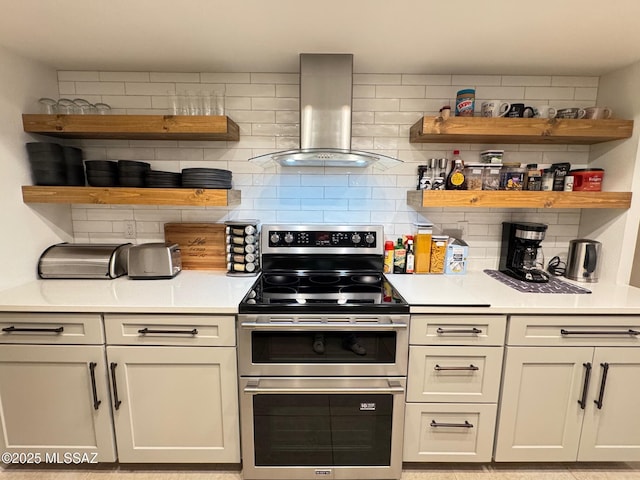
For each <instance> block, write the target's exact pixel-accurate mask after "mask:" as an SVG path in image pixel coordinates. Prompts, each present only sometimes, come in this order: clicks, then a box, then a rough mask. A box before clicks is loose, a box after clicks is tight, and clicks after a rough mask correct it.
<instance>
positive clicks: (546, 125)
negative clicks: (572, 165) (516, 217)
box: [409, 116, 633, 145]
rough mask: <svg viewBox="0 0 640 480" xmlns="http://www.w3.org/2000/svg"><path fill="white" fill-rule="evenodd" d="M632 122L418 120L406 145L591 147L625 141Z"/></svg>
mask: <svg viewBox="0 0 640 480" xmlns="http://www.w3.org/2000/svg"><path fill="white" fill-rule="evenodd" d="M632 131H633V120H616V119H609V120H557V119H555V118H503V117H500V118H486V117H450V118H448V119H446V120H444V119H443V118H442V117H436V116H434V117H422V118H421V119H420V120H419V121H418V122H416V123H415V124H414V125H413V126H412V127H411V129H410V136H409V142H410V143H497V144H512V143H529V144H536V143H538V144H539V143H544V144H574V145H592V144H595V143H601V142H609V141H612V140H621V139H624V138H629V137H630V136H631V133H632Z"/></svg>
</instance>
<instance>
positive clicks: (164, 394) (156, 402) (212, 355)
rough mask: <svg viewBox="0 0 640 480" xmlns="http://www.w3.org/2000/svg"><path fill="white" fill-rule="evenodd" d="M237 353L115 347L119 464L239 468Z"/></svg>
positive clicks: (111, 360)
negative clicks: (204, 464) (207, 464)
mask: <svg viewBox="0 0 640 480" xmlns="http://www.w3.org/2000/svg"><path fill="white" fill-rule="evenodd" d="M235 351H236V350H235V348H234V347H198V348H187V347H147V346H145V347H111V346H110V347H107V358H108V363H109V368H110V375H111V376H112V393H113V402H114V404H113V405H112V408H113V409H114V410H113V415H114V423H115V427H116V439H117V444H118V457H119V460H120V461H121V462H171V463H180V462H210V463H215V462H220V463H224V462H230V463H238V462H239V461H240V434H239V418H238V393H237V392H238V386H237V385H238V379H237V373H236V355H235ZM116 392H117V396H116ZM116 397H117V398H116ZM116 400H117V401H118V402H121V403H116Z"/></svg>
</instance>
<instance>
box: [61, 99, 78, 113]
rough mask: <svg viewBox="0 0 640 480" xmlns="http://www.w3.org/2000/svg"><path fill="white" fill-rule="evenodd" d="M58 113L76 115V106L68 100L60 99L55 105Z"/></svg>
mask: <svg viewBox="0 0 640 480" xmlns="http://www.w3.org/2000/svg"><path fill="white" fill-rule="evenodd" d="M57 109H58V113H61V114H63V115H72V114H74V113H76V104H75V103H73V100H71V99H70V98H61V99H60V100H58V103H57Z"/></svg>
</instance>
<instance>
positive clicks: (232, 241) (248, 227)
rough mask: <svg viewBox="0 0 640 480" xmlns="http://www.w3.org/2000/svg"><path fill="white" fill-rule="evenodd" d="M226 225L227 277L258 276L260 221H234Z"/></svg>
mask: <svg viewBox="0 0 640 480" xmlns="http://www.w3.org/2000/svg"><path fill="white" fill-rule="evenodd" d="M224 224H225V225H226V234H227V236H226V244H227V275H228V276H232V277H234V276H255V275H257V274H258V272H259V271H260V252H259V244H260V243H259V238H260V234H259V222H258V220H234V221H227V222H224Z"/></svg>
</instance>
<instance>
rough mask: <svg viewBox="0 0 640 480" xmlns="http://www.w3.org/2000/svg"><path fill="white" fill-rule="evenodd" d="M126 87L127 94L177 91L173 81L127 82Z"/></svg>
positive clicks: (156, 93)
mask: <svg viewBox="0 0 640 480" xmlns="http://www.w3.org/2000/svg"><path fill="white" fill-rule="evenodd" d="M124 88H125V91H126V94H127V95H169V94H170V93H175V91H176V88H175V84H173V83H150V82H126V83H125V84H124Z"/></svg>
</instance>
